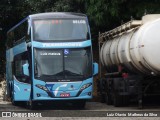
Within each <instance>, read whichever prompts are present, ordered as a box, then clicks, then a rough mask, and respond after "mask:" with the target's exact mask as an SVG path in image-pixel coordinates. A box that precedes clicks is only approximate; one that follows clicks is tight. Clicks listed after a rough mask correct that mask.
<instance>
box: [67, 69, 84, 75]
mask: <svg viewBox="0 0 160 120" xmlns="http://www.w3.org/2000/svg"><path fill="white" fill-rule="evenodd" d="M64 72H65V75H71V76H83V75H82V74H81V73H79V74H78V73H74V72H71V71H69V70H65V71H64Z"/></svg>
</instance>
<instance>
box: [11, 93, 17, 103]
mask: <svg viewBox="0 0 160 120" xmlns="http://www.w3.org/2000/svg"><path fill="white" fill-rule="evenodd" d="M11 103H12V105H14V106H17V105H18V102H17V101H15V100H14V92H13V90H12V94H11Z"/></svg>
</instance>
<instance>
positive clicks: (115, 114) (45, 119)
mask: <svg viewBox="0 0 160 120" xmlns="http://www.w3.org/2000/svg"><path fill="white" fill-rule="evenodd" d="M0 111H1V113H0V114H2V112H11V116H12V118H11V117H4V116H3V117H0V120H21V119H23V120H50V119H56V120H70V119H71V120H85V119H88V120H93V119H94V120H99V119H102V120H106V119H108V120H130V119H131V120H160V105H157V104H150V105H145V106H144V108H143V109H139V108H138V106H137V105H136V104H132V105H130V106H127V107H114V106H112V105H106V104H105V103H100V102H87V104H86V106H85V108H84V109H78V108H77V109H76V108H73V106H72V105H70V104H65V103H56V104H49V105H42V104H39V107H38V108H37V109H36V110H29V109H27V108H26V106H25V104H23V103H22V104H20V105H19V106H13V105H12V104H11V103H10V102H5V101H2V100H0ZM32 113H35V114H34V115H31V114H32ZM129 113H132V116H129V117H128V114H129ZM145 113H146V114H148V115H149V116H147V117H145V116H144V114H145ZM18 115H19V116H18ZM25 115H26V116H25ZM28 115H29V116H28ZM36 115H37V116H36ZM125 115H127V116H125ZM141 115H143V116H141ZM156 115H157V116H159V117H156ZM0 116H2V115H0ZM41 116H42V117H41ZM37 117H39V118H37Z"/></svg>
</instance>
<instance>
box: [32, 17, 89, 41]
mask: <svg viewBox="0 0 160 120" xmlns="http://www.w3.org/2000/svg"><path fill="white" fill-rule="evenodd" d="M33 29H34V30H33V34H34V35H33V37H34V40H37V41H42V40H43V41H44V40H86V39H87V38H88V37H89V31H88V27H87V22H86V20H85V19H45V20H34V22H33Z"/></svg>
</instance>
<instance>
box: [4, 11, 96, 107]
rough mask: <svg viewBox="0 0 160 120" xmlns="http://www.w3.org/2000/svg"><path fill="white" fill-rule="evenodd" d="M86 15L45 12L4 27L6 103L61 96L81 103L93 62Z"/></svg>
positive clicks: (89, 91)
mask: <svg viewBox="0 0 160 120" xmlns="http://www.w3.org/2000/svg"><path fill="white" fill-rule="evenodd" d="M91 45H92V44H91V34H90V28H89V24H88V20H87V16H86V15H84V14H80V13H67V12H51V13H39V14H33V15H29V16H28V17H26V18H25V19H24V20H22V21H21V22H19V23H18V24H17V25H15V26H14V27H12V28H11V29H10V30H9V31H8V32H7V42H6V49H7V50H6V80H7V95H8V96H9V97H10V98H11V101H12V104H13V105H16V104H17V103H19V102H21V101H25V102H26V103H27V106H28V107H29V108H30V109H33V108H35V106H37V103H38V102H43V101H53V102H54V101H57V100H58V101H67V102H71V103H72V104H73V106H75V107H81V108H82V107H84V106H85V103H86V101H87V100H89V99H91V98H92V92H93V76H94V75H96V74H97V73H98V64H97V63H93V55H92V46H91Z"/></svg>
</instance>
